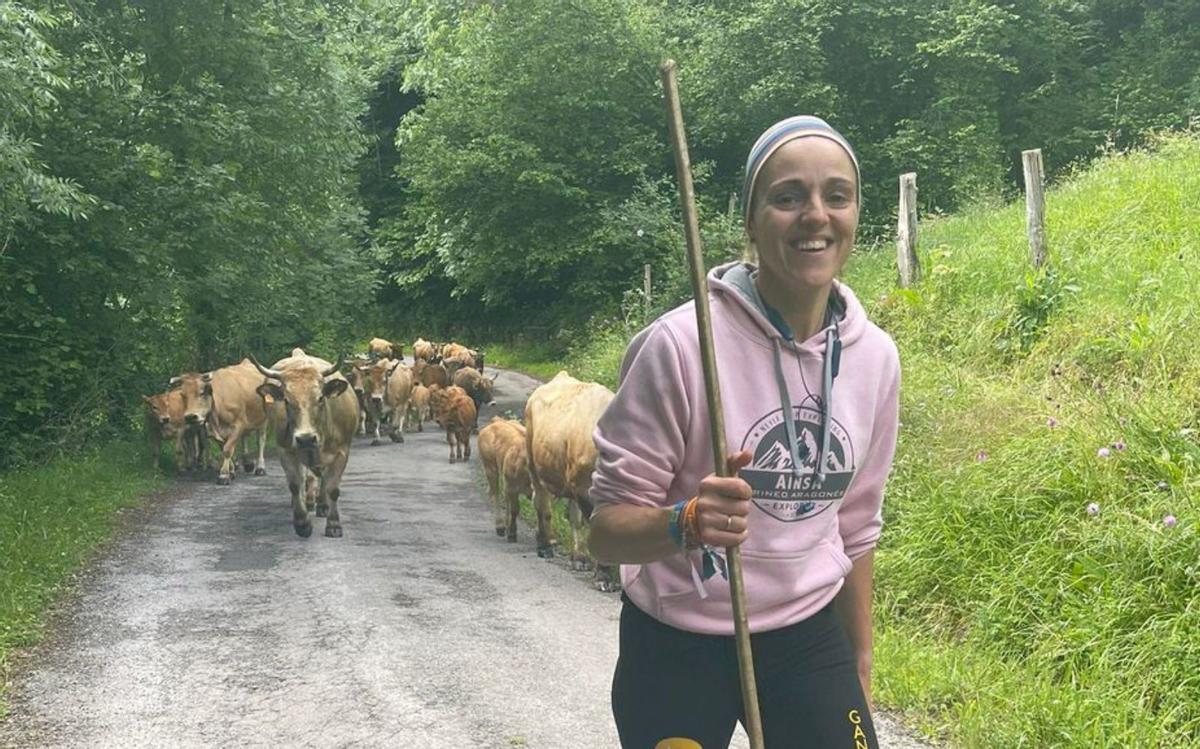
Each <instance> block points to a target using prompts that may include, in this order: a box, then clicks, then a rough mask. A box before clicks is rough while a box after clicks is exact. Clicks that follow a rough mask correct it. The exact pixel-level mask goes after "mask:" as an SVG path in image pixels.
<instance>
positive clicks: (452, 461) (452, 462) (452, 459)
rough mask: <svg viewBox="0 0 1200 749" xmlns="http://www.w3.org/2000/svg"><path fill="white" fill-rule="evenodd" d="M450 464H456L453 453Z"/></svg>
mask: <svg viewBox="0 0 1200 749" xmlns="http://www.w3.org/2000/svg"><path fill="white" fill-rule="evenodd" d="M450 465H454V456H453V455H451V456H450Z"/></svg>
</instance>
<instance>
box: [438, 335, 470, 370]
mask: <svg viewBox="0 0 1200 749" xmlns="http://www.w3.org/2000/svg"><path fill="white" fill-rule="evenodd" d="M442 366H444V367H445V368H446V373H447V374H449V375H452V376H453V374H454V373H455V372H456V371H458V370H459V369H461V368H463V367H474V366H475V357H474V356H472V355H471V350H470V349H469V348H467V347H466V346H463V345H461V344H458V343H453V342H451V343H448V344H446V347H445V348H444V349H442Z"/></svg>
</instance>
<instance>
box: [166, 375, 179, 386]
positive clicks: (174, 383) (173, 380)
mask: <svg viewBox="0 0 1200 749" xmlns="http://www.w3.org/2000/svg"><path fill="white" fill-rule="evenodd" d="M181 382H183V378H182V377H180V376H178V375H176V376H175V377H172V378H171V380H170V382H168V383H167V387H169V388H177V387H179V383H181Z"/></svg>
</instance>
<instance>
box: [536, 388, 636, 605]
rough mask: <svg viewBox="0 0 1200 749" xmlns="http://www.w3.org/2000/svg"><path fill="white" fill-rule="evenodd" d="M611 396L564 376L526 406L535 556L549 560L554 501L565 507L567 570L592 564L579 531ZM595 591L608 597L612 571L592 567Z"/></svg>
mask: <svg viewBox="0 0 1200 749" xmlns="http://www.w3.org/2000/svg"><path fill="white" fill-rule="evenodd" d="M612 399H613V393H612V391H611V390H609V389H608V388H606V387H604V386H603V385H600V384H597V383H594V382H580V381H579V380H576V379H575V378H574V377H571V376H570V375H569V374H567V373H566V372H565V371H563V372H559V373H558V374H557V375H556V376H555V377H554V379H553V380H551V381H550V382H547V383H546V384H544V385H541V386H539V387H538V388H537V389H536V390H534V391H533V393H532V394H530V396H529V400H528V401H527V402H526V403H525V429H526V447H527V449H528V450H529V478H530V481H531V483H532V484H533V504H534V507H535V508H536V509H537V516H538V535H537V545H538V556H539V557H544V558H549V557H552V556H554V551H553V548H552V547H551V546H550V530H551V525H550V508H551V504H552V503H553V500H554V499H555V498H557V497H566V498H567V499H568V501H569V502H570V504H569V506H568V508H567V509H568V516H569V518H570V520H571V547H572V548H571V566H572V568H574V569H587V568H588V566H589V565H591V564H592V562H591V559H590V558H589V557H588V556H587V555H585V554H584V553H583V552H581V551H580V539H579V536H580V531H581V530H582V529H583V526H584V524H586V523H587V522H588V521H589V520H590V518H591V515H592V503H591V500H590V499H589V498H588V490H589V489H590V488H591V483H592V470H593V469H594V468H595V466H596V444H595V442H593V440H592V432H593V431H594V430H595V428H596V422H597V421H599V420H600V415H601V414H603V413H604V410H605V409H606V408H608V404H609V403H610V402H611V401H612ZM594 582H595V585H596V587H597V588H599V589H600V590H605V591H612V590H616V589H617V587H618V586H619V583H618V582H617V575H616V567H615V566H611V565H596V574H595V580H594Z"/></svg>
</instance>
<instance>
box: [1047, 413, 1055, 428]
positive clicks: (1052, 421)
mask: <svg viewBox="0 0 1200 749" xmlns="http://www.w3.org/2000/svg"><path fill="white" fill-rule="evenodd" d="M1046 426H1048V427H1050V428H1051V429H1053V428H1054V427H1056V426H1058V419H1056V418H1054V417H1053V416H1051V417H1050V418H1048V419H1046Z"/></svg>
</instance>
